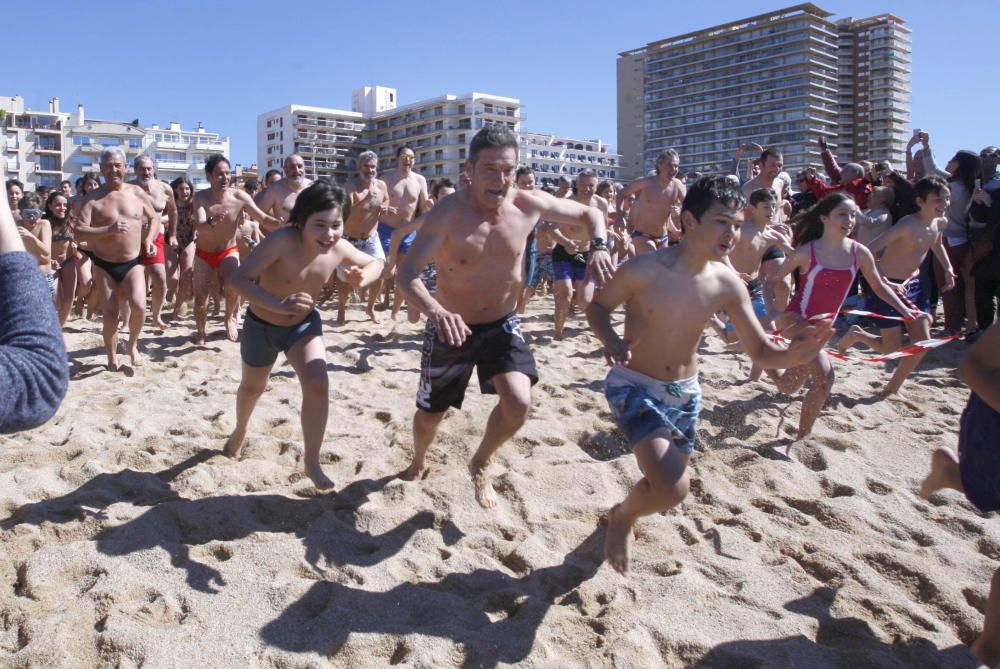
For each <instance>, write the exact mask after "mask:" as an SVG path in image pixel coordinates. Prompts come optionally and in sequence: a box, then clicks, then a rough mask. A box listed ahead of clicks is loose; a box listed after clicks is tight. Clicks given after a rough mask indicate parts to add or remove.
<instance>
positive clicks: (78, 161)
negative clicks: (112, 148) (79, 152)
mask: <svg viewBox="0 0 1000 669" xmlns="http://www.w3.org/2000/svg"><path fill="white" fill-rule="evenodd" d="M73 164H74V165H93V164H94V161H93V159H92V158H91V157H90V156H73Z"/></svg>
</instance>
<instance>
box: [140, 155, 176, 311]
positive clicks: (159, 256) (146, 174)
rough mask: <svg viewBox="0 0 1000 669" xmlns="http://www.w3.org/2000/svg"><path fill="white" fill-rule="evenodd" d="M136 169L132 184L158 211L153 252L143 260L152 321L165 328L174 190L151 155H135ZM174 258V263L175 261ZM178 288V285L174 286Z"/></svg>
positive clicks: (174, 212) (173, 227)
mask: <svg viewBox="0 0 1000 669" xmlns="http://www.w3.org/2000/svg"><path fill="white" fill-rule="evenodd" d="M132 167H133V168H134V169H135V179H133V180H132V181H130V182H129V183H130V184H135V185H136V186H138V187H139V188H141V189H142V190H143V191H145V193H146V195H148V196H149V200H150V203H151V204H152V205H153V210H154V211H155V212H156V214H157V221H158V222H159V228H160V232H159V234H157V235H156V238H155V239H154V240H153V246H154V247H155V248H154V253H153V254H152V255H144V256H143V258H142V264H143V265H145V266H146V272H147V273H148V274H149V281H150V284H151V295H150V297H151V298H152V302H153V303H152V305H151V316H152V321H153V325H154V326H156V327H158V328H165V327H167V324H166V323H164V322H163V319H162V318H161V316H160V312H161V311H162V310H163V299H164V297H165V295H166V292H167V268H166V262H167V255H166V254H167V248H166V245H165V244H164V232H166V238H167V239H169V240H170V243H171V244H172V245H173V246H176V245H177V239H176V234H177V205H176V204H175V203H174V191H173V189H172V188H171V187H170V186H168V185H167V184H165V183H163V182H162V181H160V180H159V179H157V178H156V164H155V163H154V162H153V159H152V158H150V157H149V156H136V158H135V160H134V161H133V162H132ZM153 224H154V221H148V222H147V225H150V226H152V225H153ZM175 263H176V258H175V261H174V262H172V263H171V264H172V265H174V264H175ZM175 288H176V286H175Z"/></svg>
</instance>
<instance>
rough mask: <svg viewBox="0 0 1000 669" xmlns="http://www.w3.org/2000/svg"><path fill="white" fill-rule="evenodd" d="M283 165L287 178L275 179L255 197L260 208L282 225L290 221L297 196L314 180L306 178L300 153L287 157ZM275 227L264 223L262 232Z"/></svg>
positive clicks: (267, 231) (271, 230)
mask: <svg viewBox="0 0 1000 669" xmlns="http://www.w3.org/2000/svg"><path fill="white" fill-rule="evenodd" d="M283 167H284V170H285V178H284V179H279V180H277V181H275V182H274V183H272V184H271V185H270V186H268V187H267V188H265V189H264V190H262V191H261V192H260V193H257V196H256V197H254V203H255V204H256V205H257V206H258V207H260V210H261V211H263V212H264V213H266V214H270V215H271V216H273V217H274V218H276V219H278V220H279V221H281V224H282V225H283V224H285V223H287V222H288V217H289V215H290V214H291V213H292V207H294V206H295V198H297V197H298V196H299V193H301V192H302V191H303V190H304V189H306V188H308V187H309V185H310V184H312V180H311V179H307V178H306V163H305V161H304V160H302V156H300V155H299V154H297V153H293V154H292V155H290V156H288V157H287V158H285V164H284V166H283ZM275 229H276V226H268V225H262V226H261V233H263V234H265V235H267V234H268V233H271V232H274V230H275Z"/></svg>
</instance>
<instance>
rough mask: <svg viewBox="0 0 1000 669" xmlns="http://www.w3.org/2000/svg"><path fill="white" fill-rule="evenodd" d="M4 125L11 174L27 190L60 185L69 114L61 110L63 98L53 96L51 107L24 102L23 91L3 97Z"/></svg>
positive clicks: (0, 123) (5, 154) (5, 157)
mask: <svg viewBox="0 0 1000 669" xmlns="http://www.w3.org/2000/svg"><path fill="white" fill-rule="evenodd" d="M0 113H2V114H3V118H2V120H0V127H2V128H3V134H4V149H3V155H2V156H0V158H2V159H3V160H5V161H6V163H7V178H8V179H17V180H18V181H20V182H21V183H23V184H24V187H25V189H26V190H32V191H33V190H36V189H37V188H38V187H39V186H51V187H53V188H57V187H58V186H59V182H60V181H62V179H63V176H62V166H63V148H64V142H63V124H64V123H65V122H66V120H67V119H68V118H69V114H67V113H65V112H61V111H60V110H59V98H52V99H51V100H49V104H48V111H33V110H31V109H27V108H25V106H24V98H23V97H21V96H20V95H12V96H5V97H2V98H0Z"/></svg>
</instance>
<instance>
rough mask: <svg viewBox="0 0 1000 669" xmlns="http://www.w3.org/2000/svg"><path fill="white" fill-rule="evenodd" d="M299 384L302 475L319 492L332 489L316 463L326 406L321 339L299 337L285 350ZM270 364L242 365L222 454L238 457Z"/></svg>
mask: <svg viewBox="0 0 1000 669" xmlns="http://www.w3.org/2000/svg"><path fill="white" fill-rule="evenodd" d="M288 362H289V363H291V365H292V368H293V369H294V370H295V373H296V375H298V377H299V385H300V386H301V387H302V407H301V411H300V416H301V419H302V443H303V448H304V451H305V454H304V457H303V464H304V466H305V474H306V476H308V477H309V480H311V481H312V482H313V485H315V486H316V488H317V489H319V490H329V489H331V488H333V481H331V480H330V479H329V478H328V477H327V476H326V474H324V473H323V469H322V468H321V467H320V464H319V452H320V449H321V447H322V446H323V435H324V433H325V432H326V421H327V415H328V412H329V406H330V393H329V380H328V378H327V371H326V348H325V347H324V345H323V338H322V337H303V338H302V339H300V340H299V341H297V342H296V343H295V345H294V346H292V348H290V349H289V350H288ZM272 367H273V365H268V366H266V367H251V366H250V365H248V364H246V363H245V362H244V363H243V377H242V379H241V381H240V387H239V389H238V390H237V391H236V427H235V428H233V432H232V434H230V435H229V440H228V441H227V442H226V446H225V449H224V453H225V454H226V455H227V456H229V457H231V458H235V457H239V455H240V451H241V450H242V448H243V442H244V441H245V440H246V432H247V425H248V424H249V422H250V415H251V414H252V413H253V410H254V407H255V406H256V405H257V400H258V399H260V396H261V395H262V394H263V392H264V390H265V389H266V388H267V380H268V377H269V376H270V374H271V368H272Z"/></svg>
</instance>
